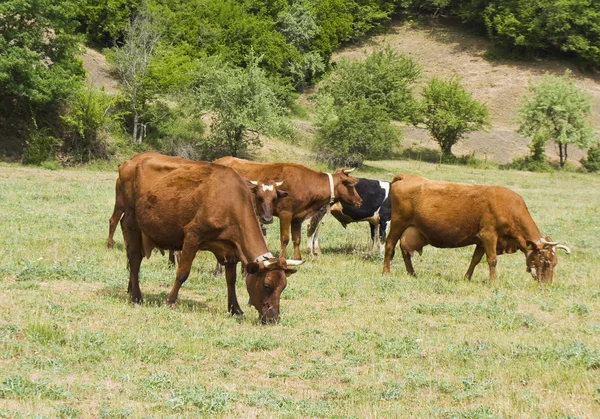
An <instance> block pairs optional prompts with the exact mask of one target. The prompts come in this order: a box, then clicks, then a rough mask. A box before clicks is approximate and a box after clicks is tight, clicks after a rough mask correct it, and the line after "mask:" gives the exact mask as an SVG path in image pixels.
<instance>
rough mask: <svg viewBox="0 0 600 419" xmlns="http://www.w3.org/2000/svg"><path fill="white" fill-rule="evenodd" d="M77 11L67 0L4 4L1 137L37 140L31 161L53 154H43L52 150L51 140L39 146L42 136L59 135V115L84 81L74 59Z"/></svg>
mask: <svg viewBox="0 0 600 419" xmlns="http://www.w3.org/2000/svg"><path fill="white" fill-rule="evenodd" d="M76 12H77V5H76V3H74V2H72V1H66V0H60V1H50V0H8V1H3V2H1V3H0V16H2V18H1V19H0V114H2V116H3V118H2V119H1V120H0V133H1V134H0V135H4V134H5V133H10V135H15V132H16V134H17V135H18V136H21V137H22V142H25V141H28V142H29V145H31V144H32V143H34V146H35V147H38V149H37V150H31V152H29V157H28V158H27V160H28V161H30V162H32V161H34V160H35V161H42V160H45V159H46V157H48V155H46V156H41V155H40V153H42V154H44V153H49V148H48V147H47V145H48V144H45V145H42V144H40V143H42V142H43V143H48V142H47V141H41V140H40V139H41V138H42V137H58V136H59V131H60V124H56V120H57V119H58V115H59V114H60V112H61V110H62V107H63V106H64V104H65V102H66V101H67V99H68V98H69V96H70V95H71V94H72V93H73V92H74V91H76V90H78V89H79V88H80V86H81V85H82V82H83V77H84V72H83V68H82V66H81V62H80V61H79V60H78V59H76V58H75V54H76V53H77V52H78V51H79V45H78V41H79V38H78V37H77V36H75V35H74V33H75V22H74V20H73V18H74V16H75V14H76ZM15 127H16V128H17V130H16V131H15ZM37 130H40V131H41V133H40V134H39V135H38V134H37V133H36V131H37ZM28 134H30V135H31V136H30V137H28V136H26V135H28ZM51 143H53V145H52V147H53V146H54V145H56V142H55V141H51ZM52 147H50V148H52ZM40 158H41V160H40Z"/></svg>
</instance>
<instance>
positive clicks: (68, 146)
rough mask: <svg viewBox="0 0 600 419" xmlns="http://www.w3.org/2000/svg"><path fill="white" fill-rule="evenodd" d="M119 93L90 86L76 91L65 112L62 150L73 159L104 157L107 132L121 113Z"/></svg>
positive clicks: (112, 127)
mask: <svg viewBox="0 0 600 419" xmlns="http://www.w3.org/2000/svg"><path fill="white" fill-rule="evenodd" d="M119 101H120V97H119V96H115V95H110V94H107V93H104V92H103V91H99V90H94V89H93V88H87V89H82V90H80V91H79V92H76V93H75V95H74V96H73V98H72V99H71V101H70V103H69V107H68V110H67V113H66V115H64V116H61V119H62V121H63V123H64V125H65V128H66V130H65V134H64V136H63V137H64V142H63V151H64V152H65V153H67V154H68V155H69V157H70V160H72V161H74V162H78V163H79V162H88V161H90V160H93V159H96V158H107V157H108V156H109V154H110V149H109V142H108V136H109V135H110V134H109V132H117V131H118V129H119V128H118V127H119V123H120V122H121V120H122V119H123V116H124V115H123V114H122V113H120V112H119V111H118V104H119Z"/></svg>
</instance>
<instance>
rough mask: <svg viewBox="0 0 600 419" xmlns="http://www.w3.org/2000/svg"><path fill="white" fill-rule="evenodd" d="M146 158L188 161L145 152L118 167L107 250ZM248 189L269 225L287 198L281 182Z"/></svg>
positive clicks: (252, 185) (255, 183)
mask: <svg viewBox="0 0 600 419" xmlns="http://www.w3.org/2000/svg"><path fill="white" fill-rule="evenodd" d="M147 156H154V157H157V158H161V159H162V160H163V161H165V162H167V161H169V162H170V163H171V165H170V167H171V168H174V167H176V165H177V164H187V163H189V162H190V160H186V159H182V158H180V157H171V156H165V155H163V154H159V153H154V152H147V153H141V154H138V155H136V156H134V157H133V158H132V159H131V160H127V161H126V162H124V163H123V164H121V166H120V167H119V177H118V178H117V182H116V185H115V206H114V209H113V214H112V216H111V217H110V220H109V222H108V223H109V227H108V239H107V241H106V244H107V246H108V248H109V249H112V248H113V246H114V239H113V236H114V234H115V230H116V228H117V224H118V223H119V220H120V219H121V217H122V216H123V213H124V212H125V206H126V202H127V200H128V199H131V198H130V196H131V181H130V180H131V179H132V178H133V176H134V174H135V167H136V165H137V163H138V162H139V161H140V160H141V159H142V158H145V157H147ZM249 182H250V183H249V185H248V186H249V187H250V189H251V190H252V192H253V193H254V198H255V200H254V202H255V204H256V216H257V217H258V218H259V220H260V222H261V223H262V224H271V223H272V222H273V209H274V206H275V204H276V202H277V199H279V198H283V197H285V196H287V192H286V191H284V190H281V189H279V187H280V186H281V185H282V184H283V181H271V180H268V181H265V182H259V181H255V180H250V181H249ZM169 260H170V261H171V263H173V264H174V263H175V258H174V257H173V253H171V254H170V255H169Z"/></svg>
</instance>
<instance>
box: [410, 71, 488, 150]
mask: <svg viewBox="0 0 600 419" xmlns="http://www.w3.org/2000/svg"><path fill="white" fill-rule="evenodd" d="M422 95H423V99H422V101H421V102H420V104H419V108H420V109H419V114H418V116H417V117H416V120H417V121H418V122H423V123H424V124H425V125H426V126H427V128H428V129H429V132H430V133H431V136H432V137H433V139H434V140H435V141H437V143H438V144H439V145H440V148H441V150H442V155H443V157H444V158H445V159H448V158H451V157H450V156H452V146H454V144H456V143H457V142H458V141H459V140H460V139H461V138H462V137H463V135H464V134H466V133H467V132H471V131H476V130H480V129H486V128H487V127H488V126H489V125H490V122H489V113H488V109H487V107H486V106H485V105H484V104H483V103H481V102H479V101H477V100H476V99H473V96H472V95H471V93H469V92H468V91H467V90H466V89H465V88H464V87H463V86H462V84H461V83H460V81H459V80H458V79H456V78H451V79H449V80H442V79H439V78H437V77H434V78H432V79H431V80H429V82H428V83H427V85H426V86H425V88H424V89H423V93H422Z"/></svg>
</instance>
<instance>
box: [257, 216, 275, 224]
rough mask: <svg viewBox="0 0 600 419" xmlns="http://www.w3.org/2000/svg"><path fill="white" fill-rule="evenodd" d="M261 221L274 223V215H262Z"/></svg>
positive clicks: (262, 222)
mask: <svg viewBox="0 0 600 419" xmlns="http://www.w3.org/2000/svg"><path fill="white" fill-rule="evenodd" d="M259 221H260V223H261V224H273V216H270V217H269V216H266V217H265V216H261V217H259Z"/></svg>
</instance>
